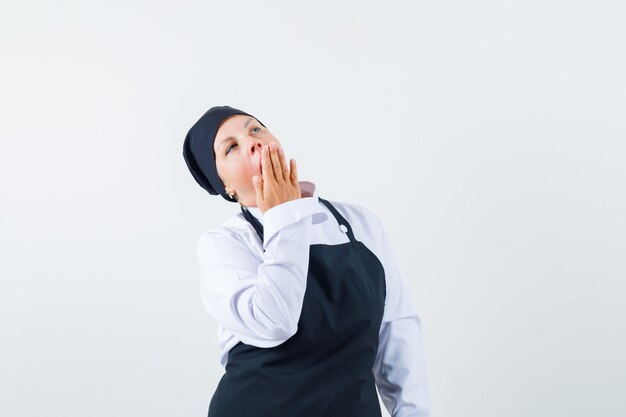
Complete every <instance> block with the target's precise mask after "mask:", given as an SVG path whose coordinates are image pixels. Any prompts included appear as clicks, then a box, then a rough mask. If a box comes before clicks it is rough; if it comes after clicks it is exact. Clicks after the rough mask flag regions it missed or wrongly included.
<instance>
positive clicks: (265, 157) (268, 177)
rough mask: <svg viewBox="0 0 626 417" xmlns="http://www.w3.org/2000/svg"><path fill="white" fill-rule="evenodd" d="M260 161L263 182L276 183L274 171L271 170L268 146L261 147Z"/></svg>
mask: <svg viewBox="0 0 626 417" xmlns="http://www.w3.org/2000/svg"><path fill="white" fill-rule="evenodd" d="M261 161H262V165H263V182H265V183H267V182H268V181H276V178H274V169H273V168H272V159H271V157H270V151H269V145H268V146H263V151H262V153H261Z"/></svg>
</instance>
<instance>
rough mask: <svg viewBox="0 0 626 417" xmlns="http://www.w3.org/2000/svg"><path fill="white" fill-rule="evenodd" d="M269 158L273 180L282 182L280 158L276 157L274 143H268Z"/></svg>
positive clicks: (276, 147)
mask: <svg viewBox="0 0 626 417" xmlns="http://www.w3.org/2000/svg"><path fill="white" fill-rule="evenodd" d="M270 156H271V159H272V168H273V170H274V179H275V180H276V181H280V182H282V179H283V170H282V167H281V166H280V157H279V156H278V145H277V144H276V143H275V142H272V143H270Z"/></svg>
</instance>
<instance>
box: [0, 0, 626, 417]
mask: <svg viewBox="0 0 626 417" xmlns="http://www.w3.org/2000/svg"><path fill="white" fill-rule="evenodd" d="M622 4H623V3H622V2H619V1H613V2H609V1H602V0H600V1H598V0H595V1H586V2H581V1H564V0H563V1H554V0H541V1H528V0H526V1H514V2H513V1H509V2H503V1H478V2H477V1H474V2H464V1H456V2H451V1H437V2H435V1H422V2H417V1H403V2H393V1H391V2H386V3H383V2H373V1H365V2H363V1H349V2H348V1H332V2H331V1H325V2H319V1H318V2H297V1H280V2H278V1H265V2H255V1H246V2H241V1H240V2H234V1H228V2H227V1H220V2H208V1H203V2H201V1H194V2H191V1H188V2H182V1H173V0H172V1H167V2H166V1H142V2H139V1H128V0H126V1H106V2H105V1H101V2H96V1H89V2H88V1H55V2H44V1H30V2H29V1H24V2H17V1H14V2H3V3H2V6H1V8H0V46H1V51H2V53H1V54H0V71H1V77H0V106H1V107H0V114H1V120H2V122H1V123H0V134H1V139H2V140H1V148H0V158H1V160H0V178H1V179H0V181H1V182H2V183H1V189H2V204H1V207H2V215H1V217H0V218H1V220H0V221H1V226H2V229H1V233H0V245H1V246H0V250H1V251H0V253H1V257H2V260H1V262H0V274H1V283H2V288H1V290H0V313H1V314H0V326H1V336H0V337H1V343H0V393H1V395H0V415H2V416H3V417H13V416H15V417H18V416H40V415H50V416H63V417H74V416H77V417H78V416H80V417H82V416H92V417H97V416H112V415H114V416H124V417H125V416H154V417H156V416H168V417H169V416H186V417H188V416H205V415H206V412H207V409H208V403H209V400H210V398H211V395H212V393H213V390H214V389H215V387H216V384H217V382H218V380H219V378H220V376H221V374H222V372H223V369H222V368H221V366H220V365H219V363H218V348H217V345H216V337H215V329H216V325H217V323H216V322H215V321H214V320H213V319H212V318H211V317H210V316H209V315H208V314H207V313H206V312H205V311H204V309H203V307H202V304H201V301H200V287H199V270H198V269H197V263H196V258H195V245H196V242H197V239H198V237H199V236H200V234H201V233H202V232H203V231H204V230H206V229H208V228H210V227H213V226H216V225H218V224H221V223H222V222H223V221H224V220H225V219H227V218H228V217H230V216H232V215H233V214H234V213H236V212H237V211H238V210H239V207H238V205H236V204H233V203H229V202H227V201H226V200H224V199H222V198H221V197H219V196H210V195H209V194H208V193H206V192H205V191H204V190H203V189H201V188H200V187H199V186H198V185H197V184H196V182H195V181H194V180H193V177H192V176H191V174H190V173H189V171H188V170H187V167H186V165H185V163H184V160H183V156H182V144H183V140H184V136H185V134H186V133H187V130H188V129H189V128H190V127H191V125H192V124H193V123H194V122H195V121H196V120H197V119H198V118H199V117H200V116H201V115H202V114H203V113H204V112H205V111H206V110H207V109H208V108H209V107H211V106H214V105H230V106H233V107H236V108H240V109H242V110H245V111H247V112H249V113H251V114H253V115H254V116H256V117H258V118H259V119H260V120H261V121H262V122H263V123H265V124H266V126H268V128H269V129H270V130H271V131H272V132H273V133H274V134H275V135H276V136H277V137H278V139H279V140H280V141H281V143H282V144H283V146H284V148H285V150H286V153H287V157H288V158H290V157H293V158H296V160H297V162H298V167H299V178H300V179H301V180H311V181H314V182H315V183H316V184H317V186H318V192H319V195H320V196H322V197H324V198H327V199H331V200H333V199H334V200H338V201H347V202H354V203H358V204H362V205H364V206H366V207H368V208H370V209H371V210H373V211H374V212H375V213H377V214H378V215H379V216H380V217H381V219H382V220H383V224H384V225H385V227H386V230H387V231H388V233H389V235H390V238H391V240H392V243H393V245H394V249H395V252H396V254H397V257H398V260H399V262H400V265H401V267H402V269H403V272H404V275H405V277H406V279H407V281H408V283H409V286H410V290H411V296H412V298H413V300H414V303H415V306H416V307H417V309H418V311H419V313H420V315H421V318H422V322H423V332H424V343H425V349H426V355H427V367H428V384H429V385H428V387H429V392H430V398H431V403H432V415H433V417H434V416H438V417H444V416H445V417H454V416H459V417H461V416H463V417H502V416H507V417H518V416H533V417H534V416H549V417H552V416H568V417H578V416H580V417H583V416H584V417H588V416H594V417H617V416H623V415H624V413H625V412H626V411H625V410H626V397H625V396H624V391H625V389H626V360H625V358H624V351H625V350H626V335H625V332H626V331H625V329H626V304H625V303H624V298H625V296H626V285H625V284H624V279H625V278H626V257H625V254H626V217H625V213H626V181H625V180H626V141H625V140H626V126H625V125H626V123H625V121H624V117H625V115H626V94H625V93H626V82H625V77H624V74H626V59H625V54H624V51H625V50H626V47H625V43H626V42H625V39H626V29H625V25H624V15H625V13H624V12H625V11H626V7H625V6H623V5H622ZM385 415H386V414H385Z"/></svg>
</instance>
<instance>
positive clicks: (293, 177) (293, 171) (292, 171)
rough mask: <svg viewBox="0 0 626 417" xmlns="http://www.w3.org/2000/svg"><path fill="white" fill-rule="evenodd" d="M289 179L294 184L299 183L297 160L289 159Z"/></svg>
mask: <svg viewBox="0 0 626 417" xmlns="http://www.w3.org/2000/svg"><path fill="white" fill-rule="evenodd" d="M289 167H290V168H289V181H290V182H291V184H292V185H294V186H297V185H298V168H297V167H296V160H295V159H291V160H290V161H289Z"/></svg>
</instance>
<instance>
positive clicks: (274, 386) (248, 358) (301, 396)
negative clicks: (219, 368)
mask: <svg viewBox="0 0 626 417" xmlns="http://www.w3.org/2000/svg"><path fill="white" fill-rule="evenodd" d="M318 198H319V200H320V201H321V202H323V203H324V204H325V205H326V206H327V207H328V208H329V210H330V211H331V212H332V214H333V215H334V216H335V219H336V220H337V222H338V225H337V227H338V229H339V230H341V231H343V232H345V233H348V237H349V238H350V241H349V242H346V243H342V244H339V245H326V244H314V245H310V249H309V269H308V275H307V283H306V292H305V295H304V299H303V305H302V312H301V314H300V319H299V321H298V331H297V332H296V334H294V335H293V336H292V337H291V338H289V339H288V340H287V341H285V342H284V343H282V344H280V345H278V346H275V347H270V348H259V347H256V346H251V345H247V344H245V343H243V342H239V343H238V344H237V345H235V346H233V347H232V349H231V350H230V351H229V352H228V361H227V363H226V372H225V373H224V375H223V376H222V378H221V379H220V381H219V384H218V386H217V388H216V390H215V393H214V394H213V397H212V398H211V402H210V404H209V414H208V417H381V409H380V404H379V402H378V397H377V393H376V385H375V381H374V375H373V371H372V368H373V366H374V360H375V358H376V353H377V351H378V335H379V330H380V325H381V321H382V318H383V312H384V307H385V297H386V287H385V271H384V269H383V265H382V264H381V262H380V261H379V259H378V258H377V257H376V255H374V253H373V252H371V251H370V250H369V249H368V248H367V247H366V246H365V245H364V244H363V243H362V242H360V241H358V240H356V239H355V237H354V234H353V232H352V228H351V226H350V224H349V223H348V222H347V221H346V219H345V218H344V217H343V216H342V215H341V214H339V212H338V211H337V210H336V209H335V207H333V205H332V204H330V202H328V201H327V200H324V199H323V198H320V197H318ZM242 211H243V214H244V216H245V217H246V219H247V220H248V221H249V222H250V223H252V225H253V226H254V228H255V230H256V231H257V233H258V234H259V237H260V238H261V242H262V241H263V225H262V224H261V223H260V222H259V221H258V220H257V219H256V218H255V217H254V216H253V215H252V214H251V213H250V212H248V211H247V210H245V209H244V208H243V207H242ZM340 225H343V226H341V227H340Z"/></svg>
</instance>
